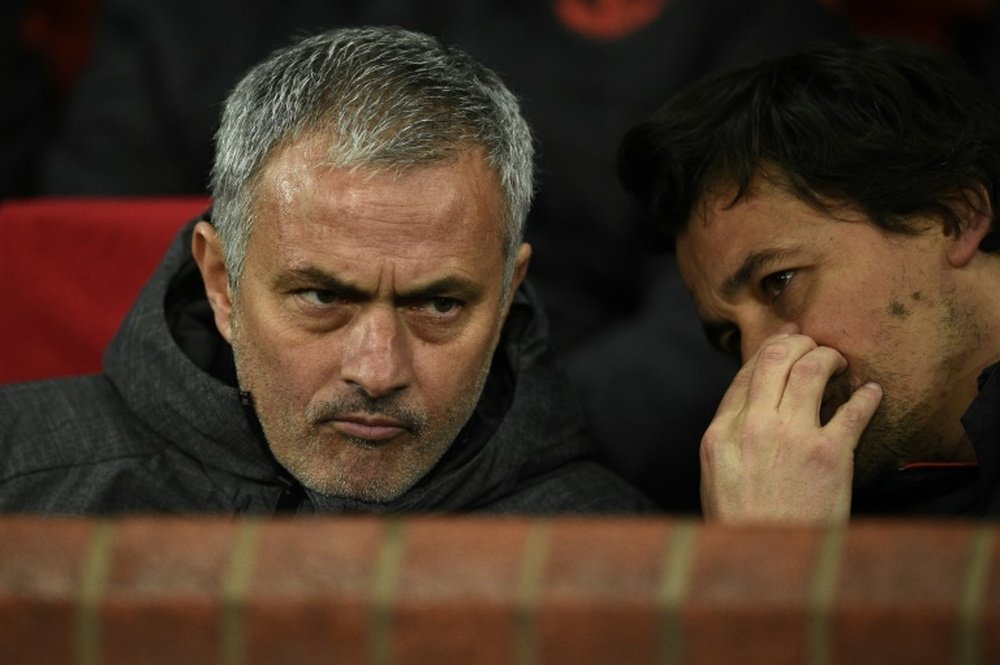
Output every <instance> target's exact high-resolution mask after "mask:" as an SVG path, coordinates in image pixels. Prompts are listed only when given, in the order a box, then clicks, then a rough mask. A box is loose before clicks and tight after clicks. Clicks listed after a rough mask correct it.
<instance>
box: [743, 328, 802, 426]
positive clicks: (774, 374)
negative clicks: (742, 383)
mask: <svg viewBox="0 0 1000 665" xmlns="http://www.w3.org/2000/svg"><path fill="white" fill-rule="evenodd" d="M815 348H816V342H814V341H813V340H812V338H810V337H806V336H805V335H777V336H775V337H770V338H768V339H767V340H765V341H764V343H763V344H761V346H760V349H759V350H758V351H757V353H755V354H754V357H753V361H752V362H753V373H752V375H751V377H750V384H749V386H748V387H747V398H746V404H747V408H751V409H762V410H777V408H778V406H779V405H780V404H781V398H782V396H783V395H784V393H785V387H786V386H787V384H788V375H789V372H790V371H791V368H792V365H793V364H794V363H795V362H796V361H797V360H798V359H799V358H801V357H802V356H804V355H805V354H806V353H808V352H809V351H812V350H813V349H815Z"/></svg>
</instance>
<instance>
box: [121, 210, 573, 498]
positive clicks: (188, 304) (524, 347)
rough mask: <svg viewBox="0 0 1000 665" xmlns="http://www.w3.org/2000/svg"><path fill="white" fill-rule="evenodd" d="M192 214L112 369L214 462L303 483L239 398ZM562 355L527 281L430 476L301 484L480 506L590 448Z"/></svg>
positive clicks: (169, 435) (181, 442)
mask: <svg viewBox="0 0 1000 665" xmlns="http://www.w3.org/2000/svg"><path fill="white" fill-rule="evenodd" d="M194 223H195V222H194V221H192V222H191V223H189V224H188V225H187V226H186V227H185V228H184V229H183V230H182V231H181V232H180V233H179V234H178V236H177V238H175V240H174V242H173V243H172V245H171V247H170V248H169V250H168V252H167V254H166V256H165V258H164V260H163V262H162V263H161V265H160V266H159V268H158V269H157V270H156V272H155V273H154V275H153V276H152V278H151V279H150V281H149V282H148V284H147V285H146V287H145V288H144V289H143V291H142V293H141V294H140V296H139V298H138V300H137V302H136V304H135V305H134V307H133V308H132V310H131V312H130V313H129V315H128V316H127V317H126V320H125V322H124V323H123V325H122V327H121V329H120V330H119V332H118V334H117V335H116V336H115V338H114V339H113V340H112V342H111V344H110V345H109V347H108V349H107V351H106V353H105V358H104V365H105V374H106V375H107V376H108V378H109V379H110V381H111V382H112V383H113V385H114V386H115V387H116V389H117V390H118V391H119V393H120V394H121V397H122V399H123V400H124V401H125V402H126V403H127V404H128V406H129V408H130V409H131V410H132V411H133V413H135V414H137V415H138V416H139V417H140V418H141V419H142V420H143V421H144V422H145V424H146V425H147V426H148V427H149V428H150V429H151V430H153V431H154V432H156V433H157V434H158V436H160V437H162V438H163V439H164V440H166V441H170V442H171V443H172V444H174V445H176V446H177V447H179V448H180V449H182V450H183V451H185V452H186V453H187V454H189V455H190V456H191V457H192V458H195V459H198V460H200V461H201V462H202V463H203V464H204V465H206V466H207V467H212V469H215V470H218V471H220V472H223V473H226V474H233V475H236V476H239V477H243V478H246V479H247V480H250V481H254V482H256V483H262V484H266V485H274V486H275V487H276V488H279V487H282V486H287V485H288V484H290V483H291V484H294V485H297V483H296V482H295V481H294V480H293V479H291V477H290V476H289V474H288V473H287V472H286V471H285V470H284V469H283V468H282V467H281V466H280V465H279V464H278V463H277V462H276V461H275V460H274V458H273V457H272V456H271V455H270V451H269V449H268V447H267V445H266V442H264V441H263V436H262V434H260V431H259V425H258V424H257V423H256V416H255V414H254V413H253V409H252V406H251V407H250V408H247V403H246V402H247V400H246V399H245V397H246V396H245V394H243V398H244V399H242V400H241V391H240V390H239V387H238V386H237V385H236V375H235V370H234V368H233V360H232V349H231V347H230V346H229V344H228V343H227V342H226V341H225V340H224V339H223V338H222V336H221V335H220V334H219V333H218V331H217V330H216V328H215V323H214V318H213V315H212V310H211V307H210V306H209V304H208V301H207V298H206V296H205V291H204V284H203V282H202V279H201V275H200V273H199V271H198V269H197V265H196V264H195V261H194V258H193V256H192V254H191V249H190V247H191V237H192V231H193V228H194ZM556 364H557V363H556V359H555V357H554V354H553V352H552V351H551V348H550V346H549V344H548V330H547V323H546V320H545V318H544V315H543V313H542V311H541V306H540V303H539V300H538V299H537V297H536V296H535V295H534V293H533V291H532V289H531V287H530V286H529V285H527V284H525V285H523V286H522V287H521V289H519V290H518V292H517V293H516V294H515V296H514V302H513V304H512V306H511V310H510V314H509V316H508V319H507V321H506V323H505V324H504V328H503V331H502V334H501V339H500V342H499V344H498V345H497V350H496V352H495V353H494V357H493V361H492V365H491V370H490V375H489V377H488V379H487V381H486V385H485V387H484V389H483V394H482V396H481V397H480V400H479V403H478V404H477V406H476V409H475V411H474V413H473V415H472V417H471V418H470V419H469V422H468V423H467V424H466V426H465V427H464V429H463V430H462V432H461V433H460V434H459V436H458V437H457V438H456V440H455V442H454V443H453V444H452V446H451V448H450V449H449V450H448V452H447V453H446V454H445V455H444V456H443V457H442V459H441V460H440V461H439V462H438V464H437V465H436V466H435V467H434V468H433V469H432V470H431V471H430V472H429V473H428V474H427V476H425V477H424V478H423V479H422V480H421V481H419V482H418V483H417V484H416V485H415V486H414V487H413V488H411V489H410V490H408V491H407V492H405V493H404V494H403V495H402V496H400V497H399V498H397V499H396V500H394V501H392V502H388V503H382V504H371V503H366V502H361V501H357V500H353V499H347V498H342V497H331V496H325V495H320V494H318V493H315V492H311V491H305V494H308V496H309V499H310V500H311V501H310V503H311V504H312V506H311V507H312V509H314V510H317V511H324V512H328V511H338V512H339V511H365V512H395V511H410V510H417V509H419V510H455V509H459V508H461V509H474V508H476V507H481V506H485V505H488V504H490V503H492V502H493V501H495V500H497V499H500V498H502V497H505V496H507V495H508V494H510V493H511V492H513V491H515V487H516V486H517V485H518V484H521V483H523V482H524V481H525V479H526V478H532V477H536V476H542V475H544V474H546V473H547V472H549V471H552V470H554V469H556V468H558V467H560V466H563V465H565V464H567V463H569V462H572V461H573V460H576V459H583V458H585V457H589V455H590V448H589V441H588V439H587V437H586V435H585V428H584V425H583V418H582V415H581V413H580V412H579V410H578V407H577V406H576V403H575V402H574V399H573V397H572V395H571V393H570V390H569V386H568V384H567V383H566V381H565V379H564V378H563V375H562V373H561V372H559V371H556ZM302 509H305V510H308V509H309V506H304V507H303V508H302Z"/></svg>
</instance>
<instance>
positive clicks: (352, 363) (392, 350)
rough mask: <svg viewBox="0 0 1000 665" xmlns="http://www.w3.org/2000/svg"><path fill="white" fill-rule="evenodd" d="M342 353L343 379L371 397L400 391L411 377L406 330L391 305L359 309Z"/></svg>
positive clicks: (409, 352) (409, 351)
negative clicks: (360, 310)
mask: <svg viewBox="0 0 1000 665" xmlns="http://www.w3.org/2000/svg"><path fill="white" fill-rule="evenodd" d="M341 353H342V354H343V355H342V359H343V360H342V362H341V379H342V380H343V381H345V382H346V383H349V384H351V385H353V386H355V387H358V388H360V389H362V390H364V391H365V393H367V394H368V396H369V397H372V398H377V397H382V396H385V395H388V394H391V393H394V392H399V391H401V390H403V389H405V388H406V386H407V385H408V384H409V382H410V379H411V377H412V362H411V350H410V347H409V343H408V341H407V337H406V332H405V331H404V330H403V329H402V324H401V322H400V321H399V318H398V317H397V314H396V311H395V309H394V308H393V307H391V306H383V305H374V306H371V307H368V308H366V309H365V311H362V312H361V313H359V314H358V315H357V317H356V318H355V320H354V321H353V322H352V324H351V328H350V330H349V331H348V334H347V335H346V339H345V340H344V348H343V349H341Z"/></svg>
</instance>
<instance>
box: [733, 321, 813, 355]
mask: <svg viewBox="0 0 1000 665" xmlns="http://www.w3.org/2000/svg"><path fill="white" fill-rule="evenodd" d="M799 332H801V329H800V328H799V326H798V324H797V323H792V322H789V321H782V320H776V319H772V318H770V317H768V318H765V319H760V320H755V321H752V322H745V323H741V324H740V356H741V358H742V360H743V362H746V361H747V360H749V359H750V358H752V357H753V354H755V353H757V350H758V349H759V348H760V347H761V345H762V344H763V343H764V342H765V341H766V340H767V339H768V338H769V337H772V336H774V335H779V334H786V335H796V334H798V333H799Z"/></svg>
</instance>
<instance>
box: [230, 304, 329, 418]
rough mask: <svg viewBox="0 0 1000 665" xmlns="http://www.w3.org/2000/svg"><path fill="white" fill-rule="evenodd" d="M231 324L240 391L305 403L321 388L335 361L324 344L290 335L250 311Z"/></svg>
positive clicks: (236, 318)
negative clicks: (299, 397) (263, 392)
mask: <svg viewBox="0 0 1000 665" xmlns="http://www.w3.org/2000/svg"><path fill="white" fill-rule="evenodd" d="M233 320H234V323H235V325H234V339H233V348H234V351H235V352H236V358H237V370H238V372H239V376H240V382H241V384H242V385H243V387H244V388H246V389H249V390H253V391H255V392H260V391H262V390H264V391H266V392H267V394H268V395H270V396H271V397H272V398H276V397H277V396H279V395H285V396H286V398H285V399H286V400H287V399H289V398H288V397H287V396H289V395H300V396H302V399H305V400H308V399H309V398H310V396H311V395H312V394H314V393H315V392H318V391H319V389H320V388H321V387H322V386H323V385H324V383H325V378H324V377H327V376H329V374H330V371H331V370H330V367H331V365H332V364H333V363H334V361H335V358H334V357H333V354H332V353H331V345H330V344H329V343H328V340H323V339H321V338H302V337H301V336H297V335H293V334H290V331H287V330H285V329H283V328H282V327H281V326H278V325H275V323H274V321H273V319H268V317H266V316H262V315H261V312H257V311H253V310H250V311H248V312H246V313H245V314H244V313H243V312H240V313H238V314H235V315H234V318H233ZM324 342H327V343H324ZM334 348H335V347H334ZM292 399H294V398H292Z"/></svg>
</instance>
